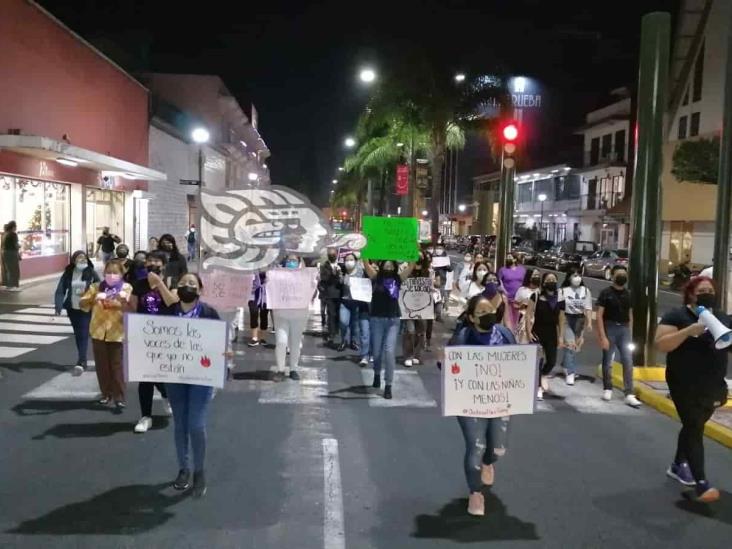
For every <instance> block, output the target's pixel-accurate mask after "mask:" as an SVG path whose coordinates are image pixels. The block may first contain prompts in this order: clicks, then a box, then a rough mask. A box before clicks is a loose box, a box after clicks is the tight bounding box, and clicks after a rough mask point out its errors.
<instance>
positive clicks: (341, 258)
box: [338, 248, 353, 263]
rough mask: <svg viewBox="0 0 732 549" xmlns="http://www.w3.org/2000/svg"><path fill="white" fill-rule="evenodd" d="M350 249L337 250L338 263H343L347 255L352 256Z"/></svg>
mask: <svg viewBox="0 0 732 549" xmlns="http://www.w3.org/2000/svg"><path fill="white" fill-rule="evenodd" d="M352 253H353V250H352V249H351V248H338V263H343V262H344V261H345V260H346V256H347V255H348V254H352Z"/></svg>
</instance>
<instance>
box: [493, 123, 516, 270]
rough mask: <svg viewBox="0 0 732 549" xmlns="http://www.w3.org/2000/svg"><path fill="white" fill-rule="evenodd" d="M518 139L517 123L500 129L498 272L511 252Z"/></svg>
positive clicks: (496, 266)
mask: <svg viewBox="0 0 732 549" xmlns="http://www.w3.org/2000/svg"><path fill="white" fill-rule="evenodd" d="M518 137H519V128H518V123H517V122H515V121H510V122H507V123H506V124H504V126H503V128H502V129H501V138H502V140H503V152H502V154H501V181H500V186H499V191H498V193H499V199H498V200H499V202H498V222H499V226H498V235H497V238H496V264H495V268H496V270H498V268H499V265H501V264H502V263H503V262H504V261H505V259H506V255H508V253H509V252H510V251H511V236H513V195H514V188H515V184H514V180H513V176H514V173H515V172H516V159H515V154H516V140H517V139H518Z"/></svg>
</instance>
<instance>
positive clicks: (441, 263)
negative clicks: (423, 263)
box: [432, 255, 450, 269]
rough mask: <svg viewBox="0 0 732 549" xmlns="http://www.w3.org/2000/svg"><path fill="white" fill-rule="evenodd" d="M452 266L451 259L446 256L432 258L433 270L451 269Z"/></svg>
mask: <svg viewBox="0 0 732 549" xmlns="http://www.w3.org/2000/svg"><path fill="white" fill-rule="evenodd" d="M449 266H450V258H449V257H447V256H446V255H441V256H437V257H433V258H432V268H433V269H439V268H440V267H449Z"/></svg>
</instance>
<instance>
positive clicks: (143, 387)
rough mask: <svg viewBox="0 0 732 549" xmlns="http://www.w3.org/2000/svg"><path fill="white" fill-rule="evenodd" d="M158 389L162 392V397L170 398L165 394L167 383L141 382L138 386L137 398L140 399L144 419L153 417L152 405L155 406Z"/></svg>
mask: <svg viewBox="0 0 732 549" xmlns="http://www.w3.org/2000/svg"><path fill="white" fill-rule="evenodd" d="M156 387H157V389H158V391H160V396H162V397H163V398H168V393H166V392H165V383H150V382H148V381H141V382H140V384H139V385H138V386H137V396H138V397H140V411H141V412H142V413H141V415H142V417H146V416H147V417H151V416H152V404H153V393H154V392H155V388H156Z"/></svg>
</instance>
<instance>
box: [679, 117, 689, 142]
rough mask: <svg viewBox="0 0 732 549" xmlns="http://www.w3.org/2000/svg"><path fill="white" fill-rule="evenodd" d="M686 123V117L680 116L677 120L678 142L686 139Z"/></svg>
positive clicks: (687, 121)
mask: <svg viewBox="0 0 732 549" xmlns="http://www.w3.org/2000/svg"><path fill="white" fill-rule="evenodd" d="M688 123H689V118H688V117H686V116H682V117H680V118H679V140H682V139H686V130H687V125H688Z"/></svg>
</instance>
